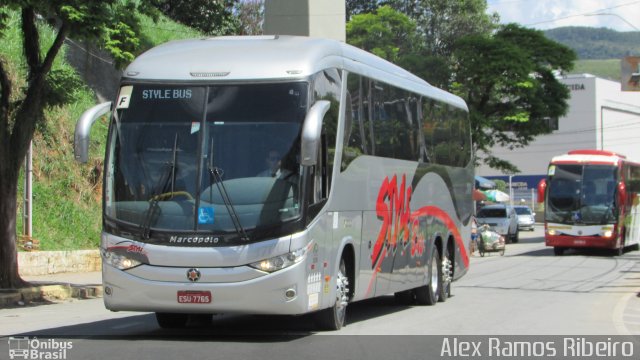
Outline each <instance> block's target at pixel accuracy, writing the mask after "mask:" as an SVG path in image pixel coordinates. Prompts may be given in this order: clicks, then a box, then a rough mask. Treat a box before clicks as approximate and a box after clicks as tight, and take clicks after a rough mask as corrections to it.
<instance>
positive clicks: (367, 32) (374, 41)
mask: <svg viewBox="0 0 640 360" xmlns="http://www.w3.org/2000/svg"><path fill="white" fill-rule="evenodd" d="M347 39H348V41H349V43H350V44H351V45H354V46H356V47H359V48H361V49H363V50H366V51H369V52H371V53H373V54H375V55H377V56H379V57H381V58H383V59H386V60H389V61H391V62H396V63H397V62H398V61H399V59H400V57H402V56H404V55H405V54H408V53H409V52H410V51H411V49H412V47H413V45H412V44H414V43H415V40H416V26H415V23H413V21H411V20H410V19H409V18H408V17H407V16H406V15H404V14H401V13H399V12H397V11H395V10H393V9H392V8H390V7H388V6H382V7H380V8H378V10H377V11H376V13H367V14H361V15H355V16H353V17H352V18H351V21H349V22H348V23H347Z"/></svg>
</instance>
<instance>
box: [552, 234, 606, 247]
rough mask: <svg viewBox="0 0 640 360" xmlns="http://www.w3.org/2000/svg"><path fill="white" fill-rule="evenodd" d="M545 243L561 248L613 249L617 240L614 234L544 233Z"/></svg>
mask: <svg viewBox="0 0 640 360" xmlns="http://www.w3.org/2000/svg"><path fill="white" fill-rule="evenodd" d="M544 239H545V245H547V246H553V247H561V248H602V249H615V248H617V247H618V241H617V239H616V237H615V236H611V237H603V236H581V237H576V236H570V235H549V234H546V235H545V237H544Z"/></svg>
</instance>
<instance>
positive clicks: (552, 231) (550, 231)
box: [547, 229, 556, 236]
mask: <svg viewBox="0 0 640 360" xmlns="http://www.w3.org/2000/svg"><path fill="white" fill-rule="evenodd" d="M547 234H549V235H551V236H553V235H555V234H556V231H555V230H553V229H549V230H547Z"/></svg>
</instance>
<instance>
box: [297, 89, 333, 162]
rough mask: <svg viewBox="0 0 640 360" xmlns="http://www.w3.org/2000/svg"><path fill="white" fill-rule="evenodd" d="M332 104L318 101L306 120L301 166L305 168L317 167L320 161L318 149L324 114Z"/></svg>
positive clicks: (303, 130)
mask: <svg viewBox="0 0 640 360" xmlns="http://www.w3.org/2000/svg"><path fill="white" fill-rule="evenodd" d="M329 107H331V103H330V102H329V101H327V100H318V101H317V102H316V103H315V104H313V106H312V107H311V109H309V112H308V113H307V116H306V117H305V119H304V124H303V125H302V141H301V149H300V155H301V156H300V158H301V159H300V164H302V165H303V166H312V165H315V164H316V162H317V160H318V147H319V145H320V135H321V134H322V120H323V118H324V114H326V113H327V111H329Z"/></svg>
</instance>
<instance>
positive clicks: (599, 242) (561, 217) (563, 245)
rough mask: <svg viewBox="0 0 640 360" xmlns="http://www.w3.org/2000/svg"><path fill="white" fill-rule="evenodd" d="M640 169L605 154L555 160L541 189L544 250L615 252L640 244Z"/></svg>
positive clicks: (584, 153)
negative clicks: (551, 248) (581, 249)
mask: <svg viewBox="0 0 640 360" xmlns="http://www.w3.org/2000/svg"><path fill="white" fill-rule="evenodd" d="M639 185H640V163H637V162H634V161H630V160H629V159H627V158H626V156H624V155H621V154H618V153H615V152H611V151H604V150H573V151H569V152H568V153H567V154H564V155H560V156H556V157H554V158H553V159H551V162H550V163H549V168H548V171H547V177H546V178H545V179H542V180H541V181H540V183H539V184H538V202H544V210H545V211H544V229H545V234H544V238H545V244H546V245H547V246H553V250H554V253H555V254H556V255H562V254H563V253H564V251H565V250H566V249H569V248H604V249H612V250H614V251H615V253H616V254H617V255H622V253H623V251H624V249H625V247H629V246H634V247H635V248H636V249H637V248H638V244H639V243H640V217H639V216H638V212H639V211H640V207H639V204H640V194H639V191H638V188H639Z"/></svg>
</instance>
